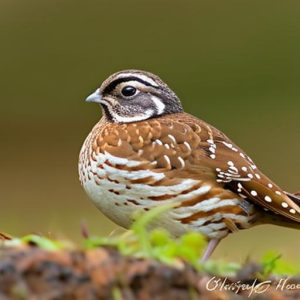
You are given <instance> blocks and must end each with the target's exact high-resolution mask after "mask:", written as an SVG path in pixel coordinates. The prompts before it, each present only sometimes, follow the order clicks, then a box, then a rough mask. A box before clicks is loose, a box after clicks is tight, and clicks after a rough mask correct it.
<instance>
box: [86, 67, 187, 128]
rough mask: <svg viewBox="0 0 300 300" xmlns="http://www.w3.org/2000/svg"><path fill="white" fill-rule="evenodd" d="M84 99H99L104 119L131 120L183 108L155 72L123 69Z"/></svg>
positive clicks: (140, 119) (97, 100)
mask: <svg viewBox="0 0 300 300" xmlns="http://www.w3.org/2000/svg"><path fill="white" fill-rule="evenodd" d="M86 101H87V102H95V103H99V104H100V105H101V106H102V109H103V113H104V115H105V117H106V119H107V120H108V121H110V122H116V123H130V122H137V121H142V120H147V119H150V118H153V117H158V116H162V115H165V114H170V113H179V112H182V111H183V108H182V105H181V103H180V100H179V98H178V97H177V96H176V94H175V93H174V92H173V91H172V90H171V89H170V88H169V87H168V85H167V84H166V83H164V82H163V81H162V80H161V79H160V78H159V77H158V76H156V75H154V74H151V73H149V72H145V71H138V70H126V71H121V72H118V73H115V74H113V75H111V76H109V77H108V78H107V79H106V80H105V81H104V82H103V83H102V84H101V86H100V88H98V89H97V90H96V91H95V92H94V93H93V94H91V95H90V96H89V97H88V98H87V99H86Z"/></svg>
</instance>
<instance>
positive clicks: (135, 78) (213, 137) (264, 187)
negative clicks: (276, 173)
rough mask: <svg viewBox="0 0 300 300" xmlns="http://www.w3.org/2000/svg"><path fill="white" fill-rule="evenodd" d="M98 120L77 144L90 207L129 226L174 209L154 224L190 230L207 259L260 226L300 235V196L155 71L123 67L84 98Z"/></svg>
mask: <svg viewBox="0 0 300 300" xmlns="http://www.w3.org/2000/svg"><path fill="white" fill-rule="evenodd" d="M86 101H87V102H94V103H97V104H98V105H100V107H101V109H102V117H101V119H100V121H99V122H98V123H97V124H96V125H95V126H94V127H93V129H92V130H91V132H90V133H89V135H88V136H87V138H86V140H85V141H84V143H83V146H82V148H81V151H80V154H79V167H78V168H79V178H80V182H81V184H82V186H83V188H84V190H85V191H86V193H87V195H88V196H89V197H90V198H91V200H92V201H93V202H94V204H95V205H96V207H97V208H98V209H99V210H100V211H102V213H103V214H104V215H106V216H107V217H108V218H110V219H111V220H112V221H114V222H115V223H117V224H118V225H120V226H122V227H124V228H130V226H131V224H132V223H133V222H134V219H135V217H134V216H135V215H136V212H141V213H142V212H145V211H149V210H151V209H153V208H155V207H157V206H160V205H171V207H172V208H171V209H170V210H169V211H167V212H165V213H163V214H162V215H161V216H159V217H158V218H157V220H156V221H155V222H154V225H153V226H156V227H162V228H165V229H166V230H168V231H169V232H170V233H171V234H172V236H174V237H175V238H176V237H180V236H181V235H183V234H184V233H186V232H190V231H195V232H199V233H201V234H202V235H203V236H205V237H206V239H207V241H208V244H207V248H206V250H205V251H204V253H203V255H202V261H203V262H204V261H206V260H208V259H209V258H210V256H211V254H212V253H213V251H214V250H215V248H216V247H217V245H218V244H219V242H220V241H221V240H222V239H223V238H225V237H226V236H228V235H229V234H230V233H234V232H237V231H239V230H242V229H247V228H251V227H253V226H256V225H259V224H274V225H280V226H285V227H289V228H294V229H300V207H299V206H300V194H299V193H298V194H296V193H295V194H293V193H288V192H286V191H284V190H283V189H282V188H280V187H279V186H278V185H277V184H276V183H274V182H273V181H272V180H271V179H269V178H268V177H267V176H266V175H264V174H263V173H262V172H261V171H260V169H259V168H258V167H257V165H256V164H255V163H254V162H253V160H252V159H251V158H250V157H249V156H248V155H247V154H246V153H245V152H244V151H243V150H242V149H241V148H240V147H238V146H237V145H236V144H235V143H234V142H232V141H231V140H230V139H229V138H228V137H227V136H226V135H225V134H224V133H223V132H221V131H220V130H218V129H217V128H215V127H213V126H212V125H210V124H208V123H207V122H205V121H203V120H201V119H199V118H197V117H195V116H193V115H191V114H189V113H187V112H185V111H184V109H183V106H182V103H181V101H180V99H179V97H178V96H177V95H176V94H175V92H174V91H173V90H172V89H171V88H170V87H169V86H168V85H167V84H166V83H165V82H164V81H163V80H162V79H160V77H158V76H157V75H154V74H152V73H150V72H146V71H141V70H133V69H132V70H124V71H120V72H117V73H114V74H112V75H111V76H109V77H108V78H107V79H106V80H105V81H104V82H103V83H102V84H101V86H100V87H99V88H97V89H96V91H95V92H93V93H92V94H91V95H90V96H88V97H87V98H86Z"/></svg>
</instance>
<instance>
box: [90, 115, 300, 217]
mask: <svg viewBox="0 0 300 300" xmlns="http://www.w3.org/2000/svg"><path fill="white" fill-rule="evenodd" d="M94 148H95V149H94V151H95V152H97V151H101V152H104V151H107V152H109V153H110V154H112V155H115V156H118V157H124V158H126V159H128V160H133V161H142V162H143V163H144V167H145V168H147V169H149V168H150V169H152V170H153V171H157V172H161V171H163V172H164V173H165V174H167V178H168V180H169V183H170V181H174V184H175V183H176V181H177V180H179V179H180V178H192V179H201V180H203V181H208V182H210V183H211V184H213V185H214V186H215V187H216V188H221V187H225V188H226V189H227V190H228V192H229V190H231V191H232V192H234V193H236V194H239V195H240V197H241V198H247V199H249V200H251V201H253V202H254V203H255V204H257V205H259V206H261V207H262V208H265V209H269V210H271V211H273V212H275V213H278V214H281V215H284V216H286V217H288V218H289V219H292V220H294V221H297V222H300V208H299V206H298V205H297V204H296V203H295V202H294V201H293V200H292V199H290V198H289V197H288V196H287V195H286V194H285V193H284V191H282V189H280V188H279V187H278V186H277V185H276V184H275V183H273V182H272V181H271V180H270V179H269V178H267V177H266V176H265V175H264V174H263V173H262V172H260V171H259V169H258V168H257V167H256V165H255V164H254V163H253V161H252V160H251V159H250V158H249V157H248V156H247V155H246V154H245V153H244V152H243V151H242V150H241V149H240V148H238V147H237V146H236V145H234V144H233V143H232V142H231V141H230V140H229V139H228V138H227V137H226V136H225V135H224V134H223V133H221V132H220V131H218V130H217V129H215V128H214V127H212V126H210V125H209V124H207V123H205V122H204V121H201V120H199V119H197V118H195V117H193V116H191V115H188V114H185V113H180V114H175V115H172V116H164V117H161V118H159V119H150V120H147V121H143V122H138V123H129V124H121V125H120V124H110V126H107V127H106V126H104V128H103V129H102V133H101V134H100V136H99V139H98V141H97V140H96V142H95V143H94ZM120 167H122V168H125V166H124V165H123V166H120ZM130 168H131V169H132V168H134V167H130ZM139 168H141V166H139ZM149 180H150V181H151V178H149ZM169 183H168V184H169Z"/></svg>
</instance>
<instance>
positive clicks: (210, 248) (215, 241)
mask: <svg viewBox="0 0 300 300" xmlns="http://www.w3.org/2000/svg"><path fill="white" fill-rule="evenodd" d="M219 243H220V239H211V240H210V241H209V242H208V245H207V247H206V249H205V251H204V254H203V256H202V258H201V262H205V261H207V260H208V259H209V258H210V256H211V255H212V253H213V252H214V250H215V249H216V247H217V246H218V244H219Z"/></svg>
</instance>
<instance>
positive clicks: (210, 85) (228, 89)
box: [0, 0, 300, 260]
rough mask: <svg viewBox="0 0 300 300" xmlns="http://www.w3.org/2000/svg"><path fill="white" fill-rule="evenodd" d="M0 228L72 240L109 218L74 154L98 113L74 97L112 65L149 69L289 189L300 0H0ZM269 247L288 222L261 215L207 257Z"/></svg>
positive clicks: (297, 241)
mask: <svg viewBox="0 0 300 300" xmlns="http://www.w3.org/2000/svg"><path fill="white" fill-rule="evenodd" d="M0 6H1V7H0V38H1V39H0V43H1V47H0V51H1V55H0V66H1V71H0V86H1V90H0V94H1V111H0V137H1V139H0V154H1V155H0V166H1V167H0V182H1V186H0V201H1V206H0V222H1V223H0V230H1V231H6V232H9V233H11V234H14V235H21V234H26V233H30V232H35V233H41V234H49V235H50V236H55V237H62V236H65V237H71V238H73V239H75V240H78V241H79V240H80V239H81V236H80V222H81V220H86V222H87V224H88V227H89V229H90V231H91V232H92V233H93V234H109V233H111V232H112V231H113V230H114V229H115V228H116V226H115V225H114V224H113V223H111V222H110V221H108V220H107V219H106V218H105V217H103V216H102V214H101V213H100V212H98V211H97V209H96V208H95V207H94V206H93V205H92V204H91V202H90V201H89V200H88V198H87V197H86V195H85V193H84V192H83V190H82V188H81V186H80V184H79V181H78V174H77V157H78V153H79V150H80V147H81V144H82V142H83V140H84V139H85V137H86V135H87V134H88V132H89V131H90V129H91V127H92V126H93V124H94V123H95V122H97V120H98V119H99V118H100V109H99V108H98V107H97V106H96V105H92V104H86V103H85V102H84V99H85V97H86V96H87V95H89V94H90V92H92V91H94V90H95V89H96V88H97V87H98V86H99V85H100V83H101V82H102V81H103V80H104V79H105V78H106V77H107V76H108V75H110V74H111V73H113V72H115V71H118V70H121V69H125V68H139V69H145V70H148V71H151V72H154V73H157V74H158V75H159V76H161V77H162V78H163V79H164V80H166V81H167V82H168V83H169V85H170V86H171V87H172V88H173V89H174V90H175V91H176V92H177V94H178V95H179V96H180V98H181V99H182V101H183V104H184V107H185V109H186V111H188V112H192V113H193V114H195V115H197V116H198V117H200V118H203V119H205V120H206V121H208V122H210V123H212V124H214V125H215V126H217V127H218V128H220V129H222V130H223V131H224V132H225V133H226V134H227V135H229V136H230V137H231V138H232V139H233V140H234V141H235V142H236V143H237V144H238V145H240V146H241V147H242V148H243V149H245V150H246V151H247V152H248V154H249V155H250V156H251V157H252V158H253V159H254V160H255V161H256V162H257V164H258V165H259V166H260V167H261V169H262V170H263V171H264V172H265V173H266V174H267V175H269V176H270V177H271V178H272V179H273V180H275V181H276V182H277V183H278V184H279V185H281V186H282V187H283V188H284V189H287V190H291V191H297V190H300V157H299V149H300V121H299V116H300V114H299V112H300V85H299V81H300V3H299V1H279V0H270V1H261V0H256V1H253V0H252V1H240V0H236V1H230V0H228V1H201V0H185V1H179V0H169V1H162V0H151V1H146V0H144V1H143V0H135V1H133V0H127V1H121V0H118V1H116V0H115V1H108V0H106V1H104V0H87V1H74V0H44V1H41V0H26V1H21V0H19V1H17V0H0ZM270 248H273V249H277V250H278V251H280V252H281V253H282V254H283V255H284V257H285V258H298V259H300V257H299V248H300V231H296V230H291V229H284V228H278V227H276V226H261V227H257V228H254V229H251V230H247V231H243V232H240V233H238V234H235V235H232V236H230V237H229V238H227V239H226V240H224V242H223V243H222V244H221V246H220V248H219V249H218V250H217V251H216V253H215V257H223V258H224V259H227V258H235V259H236V260H242V259H244V258H245V257H247V255H252V256H260V255H261V254H262V253H263V252H264V251H265V250H267V249H270Z"/></svg>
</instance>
